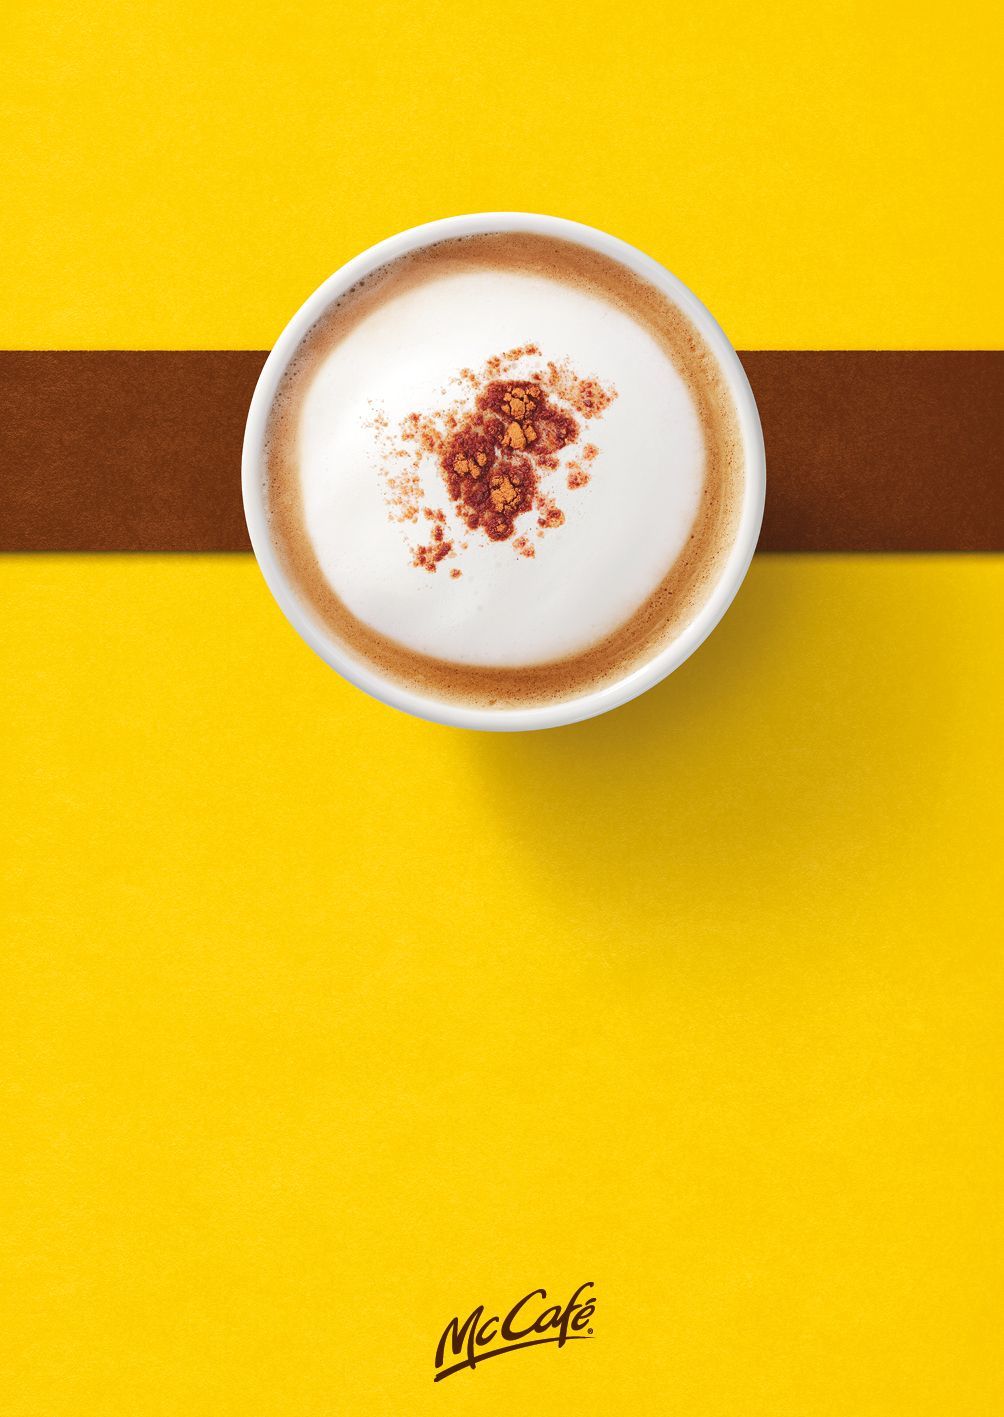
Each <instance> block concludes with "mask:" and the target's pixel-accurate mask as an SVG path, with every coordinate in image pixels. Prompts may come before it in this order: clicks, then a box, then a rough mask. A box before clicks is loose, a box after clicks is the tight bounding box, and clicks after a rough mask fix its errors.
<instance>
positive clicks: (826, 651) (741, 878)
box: [465, 557, 917, 920]
mask: <svg viewBox="0 0 1004 1417" xmlns="http://www.w3.org/2000/svg"><path fill="white" fill-rule="evenodd" d="M805 586H806V583H805V581H804V580H801V581H800V580H799V571H798V570H797V567H796V564H795V562H794V561H793V560H792V559H791V558H773V557H761V558H758V560H757V561H755V562H754V567H753V569H752V571H751V573H750V575H749V577H748V579H747V581H746V583H745V585H744V586H743V589H742V590H741V592H740V594H739V596H738V597H737V599H736V601H735V603H734V604H733V606H732V607H731V609H730V611H729V613H728V614H727V615H726V617H725V619H724V620H723V621H722V623H721V624H720V625H719V626H718V628H717V629H716V630H715V632H714V633H713V634H712V635H711V637H710V638H709V640H708V641H706V643H705V644H704V645H703V646H702V647H701V648H700V649H699V650H698V651H697V652H696V654H695V655H694V656H693V657H692V658H691V659H690V660H688V661H687V663H686V664H684V665H683V666H681V668H680V669H678V670H677V671H676V672H675V673H674V674H672V675H671V676H670V677H669V678H668V679H666V680H665V681H663V683H662V684H660V685H658V686H656V687H655V688H654V689H652V690H650V691H649V692H648V693H647V694H644V695H643V696H642V697H641V698H639V699H636V700H634V701H633V702H631V703H629V704H626V705H624V706H623V707H622V708H620V709H617V710H615V711H613V712H612V713H609V714H606V715H604V716H603V717H600V718H596V719H591V720H589V721H587V722H585V723H580V724H573V725H571V726H569V727H566V728H560V729H552V730H549V731H545V732H540V733H528V734H512V735H505V734H498V735H493V734H480V735H475V734H471V735H466V736H465V743H466V745H467V751H468V752H469V754H470V761H471V767H472V771H473V773H474V775H475V776H476V778H477V780H478V783H479V787H480V790H481V791H482V793H483V799H484V801H485V802H486V804H487V806H488V809H489V812H490V814H492V815H493V817H494V820H495V822H496V824H497V828H496V829H497V831H498V833H499V838H500V840H501V841H504V842H507V843H509V844H510V845H511V847H512V849H514V850H515V851H517V852H519V853H520V857H521V860H525V861H526V863H527V867H526V869H527V873H528V875H529V874H531V873H532V878H533V879H534V880H535V881H536V884H537V886H538V887H539V888H541V889H544V890H546V891H547V892H548V893H549V895H550V896H551V897H552V898H554V897H555V896H560V899H561V900H562V901H563V902H565V903H567V904H568V906H569V908H570V909H571V910H573V911H574V913H575V914H576V915H578V914H579V912H580V910H581V911H582V913H583V918H584V919H587V918H588V917H589V912H590V911H593V912H595V911H598V910H602V911H603V912H604V913H605V914H608V913H609V912H610V911H612V910H617V909H619V908H621V907H624V906H627V905H628V904H630V905H631V906H632V909H633V910H634V912H635V914H636V915H637V912H638V906H637V900H638V897H639V895H641V896H643V897H644V898H645V899H646V900H647V902H648V906H647V909H648V916H647V917H646V918H649V919H652V920H658V918H659V915H660V912H661V911H671V910H673V909H674V907H675V903H676V902H678V901H679V900H680V898H681V892H686V891H690V892H691V893H693V892H695V891H700V892H701V893H703V895H704V897H705V898H707V896H708V892H709V888H710V889H711V890H712V891H715V892H720V893H722V894H723V895H725V894H727V895H729V896H733V895H735V894H736V893H737V892H738V893H743V892H745V893H746V894H751V893H755V892H756V891H757V890H758V889H760V888H761V886H762V876H763V873H764V872H765V871H769V872H770V873H771V874H772V876H773V877H774V878H777V876H778V875H780V876H782V877H784V876H788V877H790V878H791V881H792V890H793V891H794V890H795V889H796V888H797V886H798V885H801V884H804V882H805V879H806V877H807V875H811V872H812V869H813V863H818V861H819V860H820V859H826V860H829V861H831V862H833V860H834V858H835V859H836V861H837V863H838V864H839V863H841V862H843V863H846V864H847V866H848V868H849V869H852V868H853V863H854V861H855V859H856V858H857V855H858V853H859V852H860V850H861V841H860V836H861V827H862V819H861V807H860V803H859V802H857V801H856V800H855V799H856V796H858V795H860V798H861V800H867V799H868V793H869V791H873V789H871V788H870V785H869V782H868V775H869V774H872V773H874V766H873V765H874V762H875V757H876V754H881V761H882V762H883V768H882V771H883V772H884V774H885V775H886V777H887V778H888V779H889V780H890V785H891V790H897V789H898V788H899V789H901V788H903V787H904V785H906V790H908V791H909V790H910V787H909V784H910V782H911V781H913V780H916V777H917V774H916V766H917V765H916V763H915V762H912V761H911V762H907V761H904V760H901V759H900V757H899V756H898V752H905V751H906V750H905V749H903V750H897V747H896V744H895V741H892V742H891V743H890V741H889V740H890V736H892V738H893V740H894V739H895V735H894V733H893V734H892V735H890V725H889V720H888V714H887V713H886V712H885V710H884V709H883V703H884V702H885V700H886V699H887V698H888V697H889V694H888V685H887V686H886V692H885V694H884V695H883V693H882V692H881V686H879V688H878V689H877V690H875V691H874V697H873V698H872V699H869V698H868V690H867V687H866V689H865V693H864V697H863V700H861V701H860V702H859V704H858V706H857V708H856V715H857V716H856V718H855V722H854V731H851V730H850V729H849V728H847V727H845V726H844V720H845V716H846V710H847V698H848V690H847V683H846V680H845V678H844V677H842V672H841V661H840V656H841V654H842V655H844V656H845V658H846V656H847V654H848V649H847V643H846V632H845V631H841V630H839V629H838V628H835V627H839V626H846V625H847V624H854V623H855V622H856V619H859V618H861V614H862V610H863V608H864V604H863V600H862V597H865V598H866V597H867V595H868V594H869V593H870V592H869V591H868V588H867V587H866V586H863V585H861V584H860V583H859V582H858V581H857V580H855V578H854V577H846V576H844V577H836V576H835V577H834V578H833V585H832V587H830V586H829V584H828V583H827V585H826V586H825V587H823V586H821V584H820V582H819V580H818V579H817V580H816V581H815V582H814V583H810V584H809V588H808V594H806V595H803V594H802V592H804V591H805ZM813 587H814V588H813ZM821 590H823V591H824V592H825V594H826V596H827V600H823V599H822V598H821V594H820V592H821ZM831 592H832V594H834V595H836V596H837V597H838V598H839V597H841V596H843V597H844V601H845V602H846V603H840V604H837V605H833V604H832V603H828V601H829V597H830V595H831ZM848 617H850V618H848ZM827 636H830V640H828V638H827ZM831 641H832V643H831ZM895 673H896V668H895V665H893V666H890V668H889V670H888V674H889V675H890V676H892V675H894V674H895ZM807 690H808V692H807ZM893 697H895V691H894V693H893ZM873 710H874V711H873ZM859 789H860V794H859ZM831 874H832V873H831ZM642 913H643V915H644V914H645V911H644V909H643V911H642Z"/></svg>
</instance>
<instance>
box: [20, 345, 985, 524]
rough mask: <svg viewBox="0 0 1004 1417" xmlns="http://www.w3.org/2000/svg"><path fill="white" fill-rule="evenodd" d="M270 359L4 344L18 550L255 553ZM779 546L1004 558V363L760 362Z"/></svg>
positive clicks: (825, 357) (882, 356)
mask: <svg viewBox="0 0 1004 1417" xmlns="http://www.w3.org/2000/svg"><path fill="white" fill-rule="evenodd" d="M264 358H265V356H264V355H263V354H260V353H257V352H254V351H239V350H205V351H184V352H173V351H167V350H158V351H150V352H146V351H143V352H132V351H111V352H107V351H102V352H87V351H65V352H64V351H40V352H35V351H31V352H28V351H8V352H0V396H2V403H3V418H2V426H0V466H2V469H3V477H2V479H0V551H246V550H248V539H247V532H246V531H245V527H244V517H243V512H242V509H241V496H240V457H241V438H242V435H243V428H244V419H245V415H246V413H247V408H248V403H249V402H250V399H251V393H252V390H253V389H254V385H255V380H256V379H257V377H258V373H259V370H260V369H261V366H262V363H263V361H264ZM742 359H743V363H744V364H745V366H746V369H747V371H748V373H749V377H750V382H751V383H752V385H753V391H754V393H755V394H756V398H757V403H758V404H759V406H760V413H761V417H762V419H763V425H764V435H765V438H766V443H767V470H768V494H767V512H766V517H765V519H764V528H763V535H762V536H761V539H760V549H761V550H764V551H1002V550H1004V478H1002V477H1001V463H1002V457H1001V449H1002V447H1004V353H1002V352H1000V351H984V352H897V351H891V350H882V351H780V350H779V351H770V352H763V351H760V352H752V353H746V354H744V355H743V356H742Z"/></svg>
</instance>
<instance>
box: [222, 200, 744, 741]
mask: <svg viewBox="0 0 1004 1417" xmlns="http://www.w3.org/2000/svg"><path fill="white" fill-rule="evenodd" d="M494 232H527V233H531V234H534V235H542V236H551V237H557V238H559V239H563V240H566V241H572V242H576V243H578V244H579V245H582V246H585V247H587V248H589V249H591V250H594V251H598V252H600V254H602V255H605V256H608V257H610V258H611V259H613V260H615V261H618V262H620V264H621V265H623V266H626V267H627V268H628V269H629V270H631V271H633V272H634V273H635V274H636V275H639V276H641V277H642V278H643V279H645V280H647V281H648V282H649V284H651V285H654V286H655V287H656V288H657V289H659V290H661V291H663V292H664V293H665V294H666V295H668V296H669V298H670V299H671V300H672V301H673V302H674V303H675V304H676V305H678V306H679V307H680V308H681V309H682V310H683V311H684V313H685V314H686V315H688V316H689V318H690V319H691V320H692V321H693V323H694V324H695V325H696V326H697V328H698V329H699V330H700V332H701V334H702V335H703V336H704V338H705V339H706V340H707V342H708V345H709V346H710V348H711V349H712V351H713V352H714V354H715V356H716V358H717V359H718V362H719V365H720V367H721V371H722V374H723V376H724V377H725V379H726V382H727V384H728V388H729V393H730V394H731V396H732V399H733V402H734V404H735V408H736V414H737V417H738V421H739V427H740V431H741V435H742V440H743V451H744V457H745V477H744V485H743V496H742V507H741V510H740V515H739V524H738V527H737V529H736V535H735V539H734V541H733V544H732V546H731V548H730V549H729V552H728V555H727V556H726V558H725V562H724V564H723V566H722V568H721V570H720V571H719V574H718V577H717V579H716V581H715V584H714V587H713V588H712V591H711V593H710V595H709V596H708V598H707V599H706V600H705V602H704V604H703V605H702V606H701V608H700V610H699V611H698V612H697V614H696V615H695V616H694V617H693V619H692V620H690V621H688V623H687V624H686V625H685V626H684V627H683V628H682V629H681V630H680V631H679V632H678V633H677V634H676V635H675V636H674V637H673V638H672V639H671V640H670V641H669V642H668V643H667V644H665V645H663V646H662V647H661V648H659V649H658V650H656V651H655V653H654V654H652V655H651V656H650V657H649V658H648V659H646V660H644V661H643V662H642V663H641V664H638V665H635V666H633V667H632V668H631V669H629V670H628V671H627V672H626V673H625V674H624V675H622V676H621V677H620V678H618V679H616V680H614V681H613V682H612V683H608V684H604V685H603V686H601V687H600V688H597V689H591V690H589V691H587V692H586V693H584V694H580V695H578V696H576V697H575V698H572V699H565V700H560V701H558V702H556V703H553V704H539V705H528V706H525V707H521V708H505V707H503V708H479V707H477V706H475V705H469V704H464V703H461V702H451V701H450V700H445V699H437V698H435V697H433V696H432V695H427V694H420V693H416V692H415V691H413V690H411V689H408V688H406V687H405V686H403V685H401V684H399V683H397V682H396V681H394V680H392V679H389V678H385V677H384V676H383V675H381V674H379V673H378V672H377V671H376V670H374V669H372V668H371V667H370V666H369V665H367V664H365V663H363V662H361V661H359V660H356V659H354V658H353V657H352V656H351V655H350V654H349V653H348V652H346V650H345V649H344V648H343V647H342V646H341V645H340V644H339V643H338V641H337V640H336V639H335V638H334V637H333V636H332V635H330V634H329V633H328V632H327V631H326V629H325V628H324V626H323V625H322V624H321V623H320V622H319V620H318V618H317V617H316V616H315V615H314V614H313V612H312V611H311V610H310V608H309V607H308V606H307V605H306V604H305V603H304V602H303V601H302V600H301V598H300V596H299V595H298V594H297V592H296V591H295V590H294V588H293V586H292V584H291V583H290V581H289V579H288V577H287V576H286V573H285V571H284V569H283V567H282V564H281V562H280V559H279V556H278V553H277V551H276V549H275V547H274V545H273V542H272V537H271V534H270V532H269V526H268V514H267V507H266V501H265V481H264V477H263V469H262V457H263V452H264V442H265V430H266V424H267V420H268V414H269V410H270V408H271V406H272V402H273V399H274V397H275V393H276V390H277V388H278V385H279V382H280V380H281V378H282V376H283V374H284V373H285V371H286V368H287V367H288V365H289V363H290V361H291V359H292V357H293V355H294V353H295V352H296V350H297V348H298V347H299V344H300V341H301V340H302V338H303V336H304V335H305V334H306V333H307V331H308V330H309V329H310V327H311V326H312V325H313V324H314V323H315V322H316V321H317V319H318V318H319V317H320V316H321V315H322V314H323V312H324V310H325V309H326V308H327V307H328V306H329V305H330V304H331V303H332V302H333V301H334V300H336V299H337V298H338V297H339V296H340V295H343V294H344V293H345V292H346V291H348V290H349V289H350V288H351V287H352V286H353V285H355V284H356V282H357V281H359V280H361V279H362V278H363V276H366V275H368V274H370V272H372V271H373V270H376V269H377V268H378V267H380V266H383V265H386V264H387V263H388V262H390V261H393V260H396V259H397V258H398V257H400V256H404V255H406V254H408V253H409V252H411V251H415V250H418V249H420V248H421V247H423V246H428V245H431V244H433V243H434V242H437V241H444V240H449V239H451V238H458V237H463V236H475V235H486V234H489V233H494ZM241 483H242V490H243V499H244V516H245V519H246V521H247V528H248V534H249V536H250V538H251V546H252V549H253V551H254V554H255V558H256V560H257V562H258V566H259V569H260V570H261V573H262V575H263V576H264V578H265V582H266V584H267V585H268V588H269V590H270V591H271V592H272V595H273V597H274V598H275V600H276V602H277V604H278V606H279V608H280V610H281V611H282V613H283V614H284V615H285V617H286V619H287V620H288V621H289V623H290V624H291V625H292V627H293V629H294V630H296V632H297V634H299V635H300V637H301V638H302V639H303V640H305V641H306V643H307V644H308V645H309V646H310V647H311V649H312V650H314V652H315V653H316V654H317V655H319V656H320V658H321V659H323V660H324V661H325V663H326V664H328V665H329V666H330V667H331V668H332V669H335V670H336V671H337V672H338V673H339V674H340V675H341V676H342V677H343V678H344V679H347V680H348V681H349V682H350V683H351V684H354V685H355V686H356V687H357V688H359V689H362V690H364V692H366V693H368V694H370V695H371V696H372V697H373V698H376V699H379V700H380V701H381V702H383V703H385V704H388V705H390V706H391V707H392V708H397V709H401V710H402V711H403V712H405V713H410V714H413V715H415V716H417V717H419V718H425V719H428V720H430V721H432V722H434V723H442V724H447V725H450V726H452V727H455V728H472V729H481V730H488V731H493V732H520V731H527V730H532V729H542V728H558V727H561V726H563V725H565V724H571V723H577V722H580V721H582V720H583V719H587V718H593V717H595V716H596V715H598V714H602V713H607V712H609V710H611V709H614V708H619V707H620V706H621V705H622V704H625V703H628V702H629V701H630V700H631V699H634V698H637V697H638V695H639V694H643V693H645V691H646V690H648V689H651V688H652V687H653V686H654V685H655V684H658V683H659V682H660V681H661V680H663V679H665V678H666V677H667V675H669V674H671V673H672V672H673V670H674V669H678V668H679V666H680V665H681V664H683V662H684V661H685V660H686V659H689V657H690V656H691V655H692V654H693V653H694V651H695V650H696V649H697V648H698V647H699V646H700V645H701V644H702V643H703V642H704V640H705V639H707V637H708V635H710V633H711V631H712V630H713V629H714V628H715V626H716V625H717V624H718V622H719V621H720V620H721V618H722V616H723V615H724V614H725V612H726V610H727V609H728V607H729V605H730V604H731V603H732V601H733V599H734V597H735V595H736V593H737V591H738V590H739V587H740V586H741V585H742V582H743V580H744V579H745V576H746V572H747V571H748V569H749V566H750V562H751V561H752V559H753V553H754V551H755V549H756V544H757V540H758V538H759V535H760V526H761V523H762V520H763V508H764V496H765V491H766V458H765V453H764V442H763V430H762V428H761V425H760V415H759V413H758V411H757V406H756V400H755V399H754V397H753V391H752V389H751V388H750V384H749V379H748V378H747V376H746V371H745V369H744V368H743V366H742V363H741V362H740V359H739V356H738V355H737V354H736V352H735V350H734V349H733V347H732V345H731V343H730V342H729V340H728V337H727V336H726V334H725V332H724V330H722V328H721V326H720V325H719V324H718V322H717V320H715V318H714V316H713V315H712V314H711V312H710V311H709V310H708V309H707V308H706V306H705V305H703V304H702V302H701V301H700V300H699V299H698V298H697V296H696V295H695V294H694V293H693V291H691V290H690V289H689V287H687V286H686V285H684V284H683V282H682V281H681V280H680V279H679V278H678V277H677V276H674V275H673V274H672V273H671V272H670V271H668V270H667V269H666V267H665V266H663V265H661V264H660V263H659V262H658V261H656V260H654V259H653V257H651V256H648V255H646V254H645V253H644V252H642V251H640V250H638V248H637V247H635V246H631V245H630V244H629V243H628V242H626V241H622V240H621V239H620V238H619V237H617V236H611V235H610V234H609V233H608V232H605V231H600V230H599V229H598V228H596V227H592V226H586V225H584V224H582V223H581V222H577V221H570V220H568V219H567V218H565V217H555V216H545V215H542V214H539V213H534V212H476V213H471V214H469V215H465V216H454V217H443V218H440V219H439V220H437V221H430V222H425V223H423V224H422V225H420V226H413V227H409V228H408V229H407V230H405V231H401V232H398V233H397V234H396V235H394V236H390V237H387V238H386V240H384V241H379V242H377V244H376V245H375V246H370V247H369V248H367V250H365V251H362V252H361V253H360V254H359V255H358V256H355V257H354V258H353V259H352V260H350V261H348V262H347V263H346V264H345V265H343V266H341V267H339V269H338V270H336V271H335V272H334V273H333V274H332V275H330V276H329V277H328V279H327V280H325V281H324V282H323V283H322V284H321V285H320V286H318V288H317V289H316V290H315V291H314V292H313V294H312V295H310V296H309V297H308V298H307V299H306V300H305V301H304V303H303V304H302V305H301V306H300V308H299V309H298V310H297V311H296V313H295V314H294V315H293V316H292V318H291V319H290V320H289V322H288V323H287V325H286V326H285V328H284V329H283V331H282V333H281V334H280V335H279V338H278V339H277V340H276V342H275V345H274V346H273V348H272V350H271V352H270V353H269V356H268V358H267V359H266V361H265V364H264V367H263V368H262V371H261V374H260V375H259V377H258V382H257V384H256V385H255V390H254V394H253V396H252V398H251V405H250V408H249V410H248V416H247V422H246V425H245V429H244V444H243V450H242V458H241Z"/></svg>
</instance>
